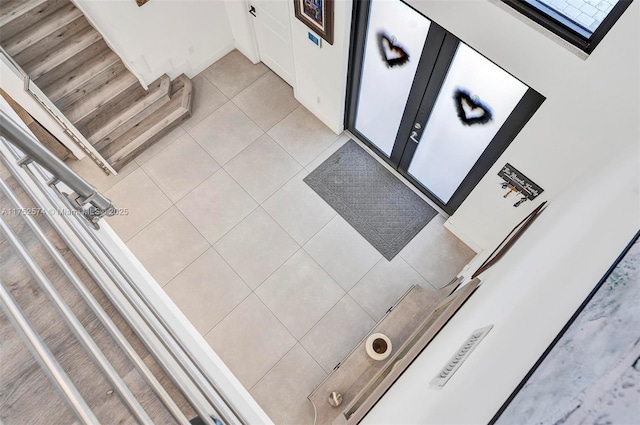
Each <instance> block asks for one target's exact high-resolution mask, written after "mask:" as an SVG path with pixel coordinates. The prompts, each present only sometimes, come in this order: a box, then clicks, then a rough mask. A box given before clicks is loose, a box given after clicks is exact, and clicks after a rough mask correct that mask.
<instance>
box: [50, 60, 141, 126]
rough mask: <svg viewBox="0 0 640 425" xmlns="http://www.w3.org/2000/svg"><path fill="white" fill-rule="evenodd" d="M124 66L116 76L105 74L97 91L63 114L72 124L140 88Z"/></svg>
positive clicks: (65, 110)
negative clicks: (128, 92) (122, 95)
mask: <svg viewBox="0 0 640 425" xmlns="http://www.w3.org/2000/svg"><path fill="white" fill-rule="evenodd" d="M122 69H125V68H124V66H122V68H120V72H119V73H117V74H114V75H110V74H109V73H105V74H106V75H104V80H102V79H101V80H102V81H103V82H102V84H100V85H99V86H97V87H96V90H94V91H92V92H90V93H87V94H86V95H85V96H82V98H81V101H78V102H75V103H74V104H72V105H70V106H69V107H68V108H66V109H64V110H63V111H62V112H63V113H64V114H65V116H66V117H67V118H68V119H69V121H71V122H72V123H74V124H75V123H78V122H80V121H82V120H84V119H86V118H87V117H88V116H89V115H91V114H94V113H95V112H96V110H98V109H99V108H101V107H103V106H105V105H107V104H108V103H109V102H113V101H114V100H115V99H116V98H117V96H119V95H120V94H121V93H123V92H125V91H127V90H129V89H132V88H136V87H139V83H138V80H137V79H136V77H134V76H133V74H131V73H130V72H129V71H127V70H126V69H125V70H124V71H122Z"/></svg>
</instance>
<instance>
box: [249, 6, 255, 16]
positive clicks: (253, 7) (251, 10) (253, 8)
mask: <svg viewBox="0 0 640 425" xmlns="http://www.w3.org/2000/svg"><path fill="white" fill-rule="evenodd" d="M249 13H251V14H252V15H253V16H256V8H255V6H253V5H252V6H250V7H249Z"/></svg>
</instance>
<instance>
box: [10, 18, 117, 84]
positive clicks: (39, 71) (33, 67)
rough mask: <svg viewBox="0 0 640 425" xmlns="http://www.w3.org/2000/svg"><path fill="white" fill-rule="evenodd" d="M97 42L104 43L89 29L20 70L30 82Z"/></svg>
mask: <svg viewBox="0 0 640 425" xmlns="http://www.w3.org/2000/svg"><path fill="white" fill-rule="evenodd" d="M99 41H102V42H104V41H103V40H102V37H101V36H100V33H98V32H97V31H96V30H95V29H93V28H92V27H89V28H87V29H86V30H84V31H82V32H81V33H80V34H78V36H77V37H74V38H72V39H69V40H65V41H64V42H63V43H61V44H60V45H59V47H58V49H56V50H54V51H52V52H49V53H48V54H46V55H43V56H42V57H41V58H37V59H34V60H33V61H31V62H29V63H27V64H24V65H22V68H23V69H24V70H25V71H26V72H27V74H29V76H30V77H31V79H32V80H36V79H38V78H39V77H40V76H42V75H43V74H45V73H46V72H48V71H49V70H52V69H53V68H55V67H56V66H58V65H60V64H62V63H63V62H65V61H66V60H68V59H69V58H72V57H73V56H75V55H76V54H77V53H79V52H81V51H82V50H84V49H86V48H87V47H89V46H91V45H92V44H94V43H97V42H99Z"/></svg>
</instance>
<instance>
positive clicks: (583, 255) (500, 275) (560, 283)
mask: <svg viewBox="0 0 640 425" xmlns="http://www.w3.org/2000/svg"><path fill="white" fill-rule="evenodd" d="M638 155H640V150H639V149H638V146H637V145H635V144H631V145H630V146H628V147H627V148H625V149H622V150H621V151H620V152H618V153H617V154H616V155H615V156H614V157H610V158H609V159H608V160H607V161H606V163H605V164H603V165H602V166H600V167H597V168H596V169H592V170H590V172H589V173H587V174H585V175H584V176H582V177H584V181H580V182H576V183H575V184H573V185H571V186H569V187H568V188H567V189H566V190H565V191H563V192H561V193H559V194H557V195H556V196H555V197H554V198H553V199H552V200H551V202H550V204H549V207H548V208H547V209H546V210H545V211H544V212H543V213H542V214H541V215H540V217H539V218H538V220H537V221H536V222H534V224H533V225H532V226H531V227H530V228H529V230H528V231H527V232H526V233H525V234H524V235H523V236H522V238H521V239H520V240H519V242H518V243H517V244H516V245H515V246H514V247H513V248H512V249H511V250H510V251H509V252H508V253H507V254H506V255H505V256H504V257H503V258H502V259H501V260H500V261H499V262H498V263H496V264H495V265H494V266H493V267H492V268H491V269H489V270H488V271H487V272H485V273H484V274H483V275H482V280H483V283H482V286H481V287H480V288H479V289H478V291H477V292H476V293H475V294H474V295H473V296H472V297H471V299H470V300H469V301H468V302H467V303H466V304H465V305H464V306H463V307H462V309H461V310H460V311H459V312H458V314H457V315H456V316H454V318H453V319H452V320H451V322H449V324H448V325H447V326H446V327H445V328H444V329H443V331H442V332H441V333H440V334H439V335H438V336H437V337H436V338H435V339H434V340H433V342H432V343H431V344H430V345H429V346H427V348H426V349H425V351H424V352H423V353H422V354H421V355H420V356H419V357H418V358H417V360H416V361H415V362H414V363H413V364H412V365H411V366H410V367H409V369H408V370H407V371H406V372H405V374H404V375H402V377H401V378H400V379H399V380H398V381H397V382H396V384H395V385H394V386H393V387H392V388H391V390H390V391H389V392H388V393H387V394H386V395H385V396H384V397H383V398H382V399H381V400H380V402H379V403H378V405H377V406H376V407H374V409H373V410H372V411H371V412H370V413H369V415H368V416H367V417H366V418H365V420H364V421H363V422H362V423H363V424H389V423H394V424H401V423H406V424H482V423H487V422H488V421H489V420H490V419H491V418H492V417H493V415H494V414H495V413H496V412H497V411H498V409H499V408H500V406H501V405H502V403H503V402H504V401H505V400H506V399H507V398H508V396H509V394H510V393H511V392H512V391H513V390H514V389H515V387H516V386H517V385H518V383H519V382H520V380H521V379H522V378H523V377H524V375H525V374H526V373H527V372H528V370H529V369H530V368H531V367H532V366H533V364H534V363H535V361H536V360H537V359H538V357H539V356H540V355H541V354H542V352H543V351H544V350H545V349H546V347H547V346H548V345H549V344H550V343H551V341H552V340H553V338H554V337H555V336H556V335H557V333H558V332H559V331H560V329H561V328H562V327H563V325H564V324H565V323H566V322H567V320H568V319H569V318H570V317H571V315H572V314H573V312H574V311H575V310H576V308H577V307H578V306H579V305H580V304H581V302H582V301H583V300H584V299H585V298H586V296H587V295H588V293H589V292H590V291H591V290H592V289H593V287H594V286H595V285H596V283H597V282H598V281H599V280H600V278H601V277H602V276H603V275H604V273H605V272H606V270H607V268H608V267H609V266H610V265H611V264H612V263H613V261H614V260H615V259H616V257H617V256H618V255H619V254H620V253H621V251H622V250H623V248H624V247H625V246H626V244H627V243H629V242H630V240H631V238H632V237H633V235H634V234H635V233H636V232H637V231H638V229H640V195H639V187H638V182H639V181H640V174H639V167H638V165H639V164H638ZM614 210H615V212H614ZM490 324H493V325H494V328H493V329H492V330H491V332H490V333H489V335H488V336H487V337H486V338H485V339H484V340H483V341H482V342H481V343H480V345H479V346H478V347H477V348H476V350H475V351H474V352H473V353H472V354H471V356H470V357H469V358H468V360H467V361H466V362H465V363H464V364H463V365H462V367H461V368H460V369H458V371H457V372H456V373H455V374H454V375H453V377H452V378H451V380H450V381H449V382H448V383H447V384H446V386H445V387H444V388H442V389H434V388H430V387H429V386H428V383H429V381H431V379H432V378H433V377H434V376H435V375H436V374H437V373H438V372H439V370H440V368H441V367H442V366H443V365H444V364H445V363H446V362H447V360H448V359H449V357H450V356H451V355H453V354H454V352H455V350H457V348H458V347H459V346H460V345H461V344H462V343H463V342H464V340H465V339H466V338H467V337H468V336H469V334H470V333H471V332H472V331H473V330H474V329H477V328H481V327H483V326H487V325H490ZM576 361H579V359H576Z"/></svg>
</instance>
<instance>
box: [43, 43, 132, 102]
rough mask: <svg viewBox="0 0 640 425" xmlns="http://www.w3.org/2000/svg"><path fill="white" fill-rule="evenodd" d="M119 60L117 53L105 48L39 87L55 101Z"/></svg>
mask: <svg viewBox="0 0 640 425" xmlns="http://www.w3.org/2000/svg"><path fill="white" fill-rule="evenodd" d="M117 62H120V58H119V57H118V55H116V54H115V53H113V52H112V51H111V50H109V49H106V50H105V51H103V52H101V53H99V54H98V55H96V56H94V57H92V58H91V59H90V60H88V61H86V62H84V63H83V64H82V65H80V66H78V67H76V68H75V69H73V70H72V71H71V72H69V73H68V74H66V75H65V76H64V77H63V78H60V79H59V80H56V81H54V82H52V83H51V84H49V85H48V86H45V87H40V88H41V89H42V91H43V92H44V93H45V94H46V95H47V96H48V97H49V99H51V101H52V102H53V103H56V102H57V101H58V100H60V99H61V98H62V97H64V96H66V95H68V94H69V93H71V92H74V91H75V90H76V89H78V88H79V87H80V86H82V85H83V84H85V83H86V82H88V81H89V80H91V79H92V78H93V76H94V75H97V74H99V73H100V72H102V71H103V70H105V69H107V68H109V67H110V66H111V65H113V64H115V63H117Z"/></svg>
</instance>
